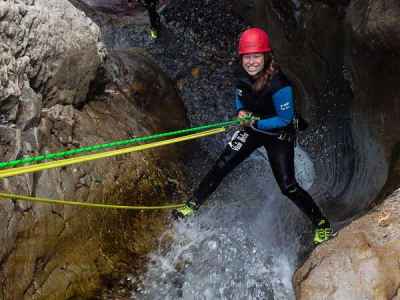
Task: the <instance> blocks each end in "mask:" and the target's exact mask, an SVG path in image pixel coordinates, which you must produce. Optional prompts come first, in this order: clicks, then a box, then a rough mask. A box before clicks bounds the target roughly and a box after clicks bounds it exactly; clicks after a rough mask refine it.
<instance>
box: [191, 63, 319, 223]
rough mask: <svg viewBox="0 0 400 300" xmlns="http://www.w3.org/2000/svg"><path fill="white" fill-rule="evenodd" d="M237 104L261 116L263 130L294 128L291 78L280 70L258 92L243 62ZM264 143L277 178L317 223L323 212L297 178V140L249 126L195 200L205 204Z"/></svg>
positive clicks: (236, 137) (228, 148)
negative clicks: (223, 181) (295, 143)
mask: <svg viewBox="0 0 400 300" xmlns="http://www.w3.org/2000/svg"><path fill="white" fill-rule="evenodd" d="M234 77H235V85H236V108H237V109H238V110H240V109H245V110H248V111H251V112H252V113H253V114H254V115H257V116H259V117H260V118H261V120H260V121H258V122H257V124H255V126H256V127H257V128H258V129H259V130H261V131H263V130H264V131H269V132H281V131H290V130H291V126H292V122H291V121H292V119H293V115H294V109H293V99H292V94H291V87H290V82H289V80H288V79H287V78H286V76H285V75H284V74H283V73H282V72H279V73H277V74H276V75H274V77H273V78H272V79H271V81H270V83H269V84H268V85H267V86H266V87H265V88H264V89H263V90H262V91H260V92H258V93H257V94H254V93H253V91H252V89H251V85H252V83H253V79H252V78H251V77H250V76H249V75H248V74H247V72H246V71H245V70H244V69H243V67H242V66H241V65H239V66H238V67H237V68H236V69H235V71H234ZM261 146H264V147H265V149H266V151H267V154H268V159H269V163H270V165H271V169H272V172H273V174H274V177H275V180H276V182H277V183H278V185H279V187H280V189H281V191H282V193H283V194H284V195H285V196H287V197H288V198H289V199H290V200H292V201H293V202H294V203H295V204H296V206H297V207H298V208H299V209H300V210H301V211H302V212H303V213H305V214H306V216H307V217H308V218H309V219H310V220H311V222H313V223H314V224H317V223H318V221H319V220H321V219H322V218H323V215H322V213H321V211H320V209H319V208H318V206H317V205H316V203H315V202H314V200H313V199H312V197H311V196H310V195H309V194H308V193H307V192H306V191H305V190H304V189H302V188H301V187H300V186H299V184H298V183H297V181H296V178H295V171H294V142H293V141H291V142H288V141H285V140H281V139H279V138H278V136H277V135H267V134H265V133H261V132H258V131H254V130H253V129H251V128H249V127H244V129H242V130H240V131H237V132H236V133H235V134H234V135H233V137H232V140H231V141H230V142H229V143H228V145H227V146H226V148H225V149H224V151H223V152H222V154H221V156H220V157H219V159H218V160H217V161H216V162H215V164H214V166H213V167H212V169H211V170H210V171H209V172H208V174H207V175H206V176H205V177H204V178H203V180H202V181H201V183H200V184H199V186H198V188H197V190H196V191H195V193H194V198H195V199H194V201H195V202H196V203H197V205H201V204H202V203H203V202H204V201H205V200H206V199H207V198H208V197H209V196H210V195H211V194H212V193H213V192H214V191H215V189H216V188H217V187H218V185H219V184H220V183H221V181H222V180H223V178H224V177H225V176H226V175H228V174H229V173H230V172H231V171H232V170H233V169H234V168H235V167H236V166H238V165H239V164H240V163H241V162H242V161H243V160H245V159H246V158H247V157H249V156H250V154H252V153H253V152H254V151H255V150H256V149H257V148H259V147H261Z"/></svg>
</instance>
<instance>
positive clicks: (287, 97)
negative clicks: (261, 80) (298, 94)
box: [255, 86, 294, 131]
mask: <svg viewBox="0 0 400 300" xmlns="http://www.w3.org/2000/svg"><path fill="white" fill-rule="evenodd" d="M272 101H273V103H274V107H275V111H276V116H274V117H272V118H268V119H262V120H259V121H257V122H256V126H255V127H256V128H258V129H261V130H265V131H268V130H272V129H279V128H283V127H286V126H288V125H289V124H290V123H291V122H292V121H293V117H294V106H293V94H292V88H291V87H290V86H287V87H284V88H283V89H280V90H279V91H277V92H276V93H275V94H273V95H272Z"/></svg>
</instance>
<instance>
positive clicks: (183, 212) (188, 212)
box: [171, 199, 199, 220]
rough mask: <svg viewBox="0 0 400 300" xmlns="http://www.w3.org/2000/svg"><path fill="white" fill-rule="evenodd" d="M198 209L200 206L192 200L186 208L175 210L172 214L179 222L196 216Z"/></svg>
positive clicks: (187, 203)
mask: <svg viewBox="0 0 400 300" xmlns="http://www.w3.org/2000/svg"><path fill="white" fill-rule="evenodd" d="M198 209H199V206H198V205H197V203H196V201H194V200H193V199H190V200H188V201H187V202H186V204H185V205H184V206H182V207H179V208H177V209H174V210H173V211H172V212H171V214H172V216H173V217H174V219H175V220H178V219H180V218H186V217H190V216H192V215H194V214H195V213H196V212H197V211H198Z"/></svg>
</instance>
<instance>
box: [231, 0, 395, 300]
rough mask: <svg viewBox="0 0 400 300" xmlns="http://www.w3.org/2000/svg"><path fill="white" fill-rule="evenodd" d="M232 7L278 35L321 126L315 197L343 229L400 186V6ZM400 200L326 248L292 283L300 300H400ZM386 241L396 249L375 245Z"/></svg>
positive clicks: (310, 144) (309, 138)
mask: <svg viewBox="0 0 400 300" xmlns="http://www.w3.org/2000/svg"><path fill="white" fill-rule="evenodd" d="M231 3H232V5H233V6H234V7H235V8H236V9H237V10H238V11H240V12H242V15H243V16H244V17H245V19H246V20H248V21H250V20H251V22H252V24H253V25H257V26H261V28H263V29H265V30H266V31H267V32H268V33H269V34H270V36H271V43H272V47H273V49H274V50H275V54H276V55H277V57H278V59H279V62H280V63H281V65H282V67H283V68H284V69H285V70H286V71H287V73H288V74H289V75H290V77H291V79H292V80H293V81H294V83H295V87H296V89H297V92H298V93H299V95H298V97H300V99H301V100H302V101H301V102H300V103H299V104H300V105H299V107H300V108H301V109H303V110H302V111H303V112H304V114H305V116H306V118H308V119H309V120H311V125H312V126H311V130H309V131H308V132H306V136H305V137H304V140H303V141H302V144H303V145H304V146H305V147H306V149H307V150H308V151H309V152H310V153H311V155H312V156H313V159H314V161H315V163H316V172H317V174H318V178H317V181H316V182H314V188H313V189H314V192H313V195H315V197H316V199H317V201H318V203H319V204H320V205H321V206H322V208H323V209H324V211H325V212H326V213H327V214H328V216H329V217H331V220H333V221H335V222H336V224H335V225H336V227H337V228H340V227H342V226H343V224H345V223H347V222H349V220H350V219H352V218H354V216H355V215H363V214H364V212H365V211H367V210H368V209H369V207H371V205H373V203H374V202H375V200H376V199H380V201H378V202H382V201H383V199H382V197H383V196H387V195H389V194H390V193H391V192H392V191H393V190H394V189H396V188H398V186H399V185H398V180H397V179H398V158H399V155H398V153H399V152H398V140H399V138H398V137H399V127H398V126H397V124H396V122H395V121H394V120H395V119H396V120H397V119H398V118H399V110H398V101H397V100H398V99H399V95H400V94H399V93H400V90H399V89H398V78H399V76H398V75H399V72H400V69H399V68H398V61H399V53H400V52H399V43H398V38H399V33H400V31H399V29H398V28H399V18H398V17H395V16H399V15H400V9H399V5H398V3H397V2H396V3H395V1H357V0H353V1H270V2H265V1H252V2H248V1H241V0H232V1H231ZM297 99H299V98H297ZM396 182H397V183H396ZM397 196H398V193H396V194H395V195H394V196H393V198H391V199H390V200H386V202H384V203H383V204H382V205H383V206H382V207H380V208H379V209H378V212H377V213H376V214H375V213H371V214H368V215H367V216H365V217H362V218H360V219H359V220H357V221H354V222H353V223H352V224H351V225H349V226H348V227H346V228H345V229H343V231H340V232H339V236H338V237H337V238H335V239H334V240H333V241H331V242H328V243H327V244H326V245H322V246H319V247H317V249H316V250H315V251H314V252H313V254H312V256H311V258H310V259H309V260H307V261H306V263H305V265H304V266H303V267H301V268H300V270H299V271H298V272H297V273H296V274H295V276H294V277H293V280H292V282H293V285H294V287H295V290H296V296H297V297H298V298H299V299H316V298H318V299H350V298H351V299H360V298H371V299H372V298H373V299H379V298H382V299H391V298H393V297H394V298H396V297H398V274H399V270H398V266H397V265H396V266H394V267H393V266H391V267H388V268H386V264H388V263H389V261H398V259H399V257H398V253H399V252H398V247H397V243H398V241H397V236H398V233H399V230H398V224H399V220H398V218H397V217H396V216H397V214H396V213H395V211H396V207H397V202H398V199H397ZM380 210H382V211H386V210H388V211H390V213H389V215H391V216H393V218H391V225H390V229H388V230H389V231H390V233H389V231H388V232H387V233H382V230H383V229H382V228H381V227H380V225H379V223H380V222H377V221H376V219H379V217H378V214H379V212H380ZM341 222H342V223H341ZM383 227H384V226H383ZM382 234H383V236H386V237H389V239H388V240H385V241H383V240H380V239H379V238H376V237H378V236H382ZM385 253H387V254H388V260H386V257H385ZM389 264H390V263H389ZM366 274H369V275H366ZM313 282H314V283H313Z"/></svg>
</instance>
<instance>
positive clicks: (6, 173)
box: [0, 128, 225, 178]
mask: <svg viewBox="0 0 400 300" xmlns="http://www.w3.org/2000/svg"><path fill="white" fill-rule="evenodd" d="M224 131H225V128H216V129H211V130H207V131H204V132H199V133H195V134H190V135H186V136H182V137H178V138H173V139H169V140H165V141H159V142H155V143H150V144H145V145H140V146H135V147H129V148H124V149H119V150H113V151H107V152H101V153H96V154H91V155H85V156H80V157H74V158H68V159H62V160H57V161H51V162H45V163H41V164H35V165H29V166H23V167H18V168H13V169H6V170H1V171H0V178H6V177H11V176H16V175H21V174H25V173H32V172H37V171H42V170H47V169H51V168H57V167H63V166H67V165H71V164H76V163H81V162H85V161H90V160H95V159H99V158H105V157H110V156H116V155H121V154H126V153H130V152H135V151H140V150H144V149H149V148H156V147H160V146H164V145H168V144H173V143H178V142H183V141H187V140H191V139H195V138H199V137H203V136H207V135H212V134H217V133H220V132H224Z"/></svg>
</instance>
